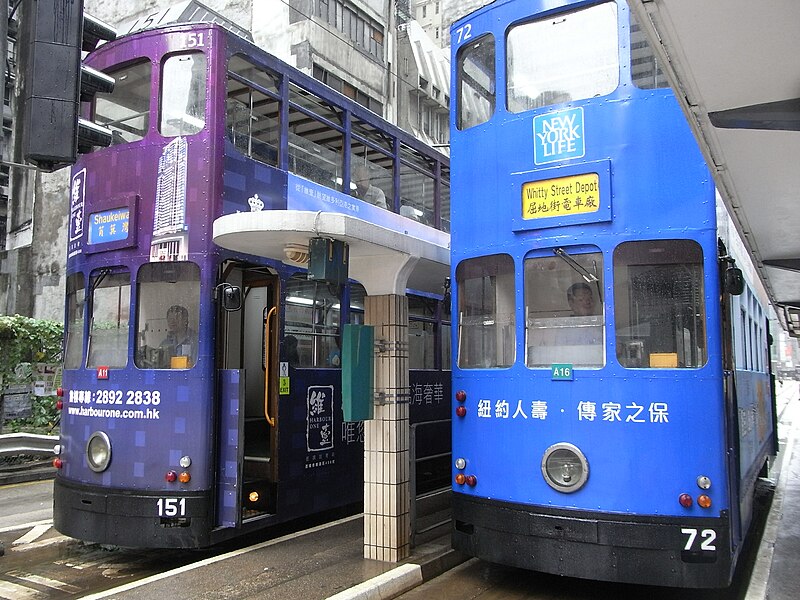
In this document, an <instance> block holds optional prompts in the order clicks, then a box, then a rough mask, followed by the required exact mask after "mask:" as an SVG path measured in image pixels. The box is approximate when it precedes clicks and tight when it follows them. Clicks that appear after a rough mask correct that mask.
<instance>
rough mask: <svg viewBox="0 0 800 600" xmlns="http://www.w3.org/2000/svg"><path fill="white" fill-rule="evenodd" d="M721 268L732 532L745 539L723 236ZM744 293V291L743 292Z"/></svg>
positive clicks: (729, 294)
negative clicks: (741, 514) (743, 535)
mask: <svg viewBox="0 0 800 600" xmlns="http://www.w3.org/2000/svg"><path fill="white" fill-rule="evenodd" d="M718 243H719V254H720V256H719V258H718V264H719V270H720V286H721V288H722V289H721V293H720V301H721V306H720V327H721V331H720V333H721V334H722V369H723V393H724V395H725V420H726V427H725V431H726V437H727V439H726V444H727V447H728V448H731V449H733V451H732V452H729V453H728V472H729V477H728V488H729V494H730V498H731V512H730V516H731V536H732V538H733V539H734V540H739V539H741V536H742V531H741V520H740V512H739V498H740V489H739V472H740V468H741V467H740V464H739V403H738V399H737V396H736V349H735V344H734V335H735V330H734V319H735V318H736V315H735V314H734V306H733V302H732V300H733V299H732V295H736V291H735V290H734V291H733V293H732V292H731V290H730V289H728V288H729V286H728V284H727V281H726V276H725V274H726V272H727V271H728V269H730V268H731V266H732V264H733V262H732V261H731V260H730V259H729V257H728V256H727V250H726V249H725V246H724V244H723V243H722V240H719V242H718ZM739 293H741V292H739Z"/></svg>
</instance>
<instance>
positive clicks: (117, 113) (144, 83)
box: [94, 60, 151, 144]
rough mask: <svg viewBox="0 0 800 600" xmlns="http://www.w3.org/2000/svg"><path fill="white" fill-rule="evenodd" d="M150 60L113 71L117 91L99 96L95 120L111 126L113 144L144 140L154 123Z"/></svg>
mask: <svg viewBox="0 0 800 600" xmlns="http://www.w3.org/2000/svg"><path fill="white" fill-rule="evenodd" d="M150 71H151V67H150V61H149V60H146V61H143V62H138V63H134V64H130V65H128V66H126V67H123V68H122V69H118V70H116V71H113V72H110V73H109V75H110V76H111V77H113V78H114V81H115V83H114V91H113V92H111V93H110V94H97V97H96V100H95V105H94V121H95V122H96V123H99V124H100V125H103V126H105V127H108V128H109V129H110V130H111V133H112V135H113V141H112V144H124V143H126V142H136V141H138V140H141V139H142V138H143V137H144V136H145V134H146V133H147V128H148V125H149V123H150V86H151V82H150Z"/></svg>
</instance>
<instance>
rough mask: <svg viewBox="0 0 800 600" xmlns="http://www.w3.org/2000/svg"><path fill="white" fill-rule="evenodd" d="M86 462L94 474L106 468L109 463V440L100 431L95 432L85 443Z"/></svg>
mask: <svg viewBox="0 0 800 600" xmlns="http://www.w3.org/2000/svg"><path fill="white" fill-rule="evenodd" d="M86 462H88V463H89V468H90V469H91V470H92V471H94V472H95V473H100V472H102V471H105V470H106V469H107V468H108V465H109V463H110V462H111V440H110V439H108V436H107V435H106V434H105V433H104V432H102V431H95V432H94V433H93V434H92V435H90V436H89V441H88V442H86Z"/></svg>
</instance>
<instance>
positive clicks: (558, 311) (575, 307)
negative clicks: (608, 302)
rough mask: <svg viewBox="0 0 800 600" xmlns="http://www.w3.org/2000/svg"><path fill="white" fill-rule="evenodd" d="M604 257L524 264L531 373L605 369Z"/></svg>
mask: <svg viewBox="0 0 800 600" xmlns="http://www.w3.org/2000/svg"><path fill="white" fill-rule="evenodd" d="M602 292H603V254H602V253H601V252H581V253H578V252H569V253H567V252H566V251H565V250H563V249H562V248H558V249H557V250H556V256H553V255H549V256H540V257H532V258H528V259H526V260H525V319H526V322H525V348H526V363H525V364H526V365H527V366H528V367H531V368H543V367H548V368H549V367H551V366H552V365H553V364H571V365H573V366H574V367H583V368H592V367H602V366H603V365H604V364H605V327H604V317H603V293H602Z"/></svg>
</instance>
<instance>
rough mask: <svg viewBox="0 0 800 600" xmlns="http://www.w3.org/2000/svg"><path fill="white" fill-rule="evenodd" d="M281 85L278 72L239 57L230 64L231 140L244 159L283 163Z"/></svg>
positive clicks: (228, 107) (227, 115) (228, 124)
mask: <svg viewBox="0 0 800 600" xmlns="http://www.w3.org/2000/svg"><path fill="white" fill-rule="evenodd" d="M280 84H281V77H280V76H279V75H278V74H277V73H273V72H272V71H270V70H268V69H264V68H261V67H259V66H258V65H256V64H254V63H252V62H250V61H249V60H247V59H246V58H245V57H244V56H242V55H240V54H235V55H233V56H231V58H230V59H229V61H228V73H227V80H226V96H225V131H226V132H227V135H228V139H229V140H230V141H231V142H232V143H233V145H234V146H235V147H236V148H237V149H238V150H239V151H240V152H241V153H242V154H244V155H245V156H248V157H250V158H252V159H254V160H257V161H259V162H262V163H264V164H267V165H271V166H273V167H277V166H279V164H280V137H281V106H282V103H283V101H282V99H281V94H280ZM239 117H241V119H239ZM242 124H244V125H242Z"/></svg>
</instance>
